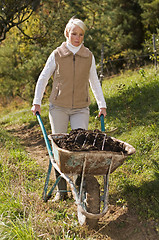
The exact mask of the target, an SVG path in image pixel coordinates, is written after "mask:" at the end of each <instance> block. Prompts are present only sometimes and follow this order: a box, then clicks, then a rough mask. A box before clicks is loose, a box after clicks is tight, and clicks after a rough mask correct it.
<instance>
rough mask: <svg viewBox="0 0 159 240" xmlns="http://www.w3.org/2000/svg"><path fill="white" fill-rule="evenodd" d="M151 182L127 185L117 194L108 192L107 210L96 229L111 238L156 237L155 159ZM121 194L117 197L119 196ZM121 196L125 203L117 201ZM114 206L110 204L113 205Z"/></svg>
mask: <svg viewBox="0 0 159 240" xmlns="http://www.w3.org/2000/svg"><path fill="white" fill-rule="evenodd" d="M154 169H155V172H154V175H155V177H156V178H155V179H154V181H150V182H144V183H143V184H142V185H141V186H140V187H135V186H133V185H131V186H130V185H129V186H126V187H125V188H124V190H123V191H122V192H120V193H118V196H117V195H111V196H110V200H109V204H110V210H109V212H108V214H107V215H106V216H105V217H104V219H103V220H102V221H101V222H99V232H100V234H102V235H103V237H105V236H106V235H107V236H109V237H111V239H114V240H127V239H131V240H134V239H140V240H145V239H149V240H156V239H158V237H159V231H158V229H159V222H158V219H159V187H158V186H159V164H158V163H157V161H154ZM119 195H120V196H119ZM119 198H122V199H124V200H125V201H126V203H127V204H126V205H125V204H124V203H121V204H120V203H117V201H116V200H117V199H119ZM112 206H113V207H112Z"/></svg>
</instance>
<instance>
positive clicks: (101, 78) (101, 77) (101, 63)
mask: <svg viewBox="0 0 159 240" xmlns="http://www.w3.org/2000/svg"><path fill="white" fill-rule="evenodd" d="M103 62H104V44H103V43H102V47H101V62H100V66H101V71H100V84H101V86H102V81H103V78H104V75H103V74H104V73H103Z"/></svg>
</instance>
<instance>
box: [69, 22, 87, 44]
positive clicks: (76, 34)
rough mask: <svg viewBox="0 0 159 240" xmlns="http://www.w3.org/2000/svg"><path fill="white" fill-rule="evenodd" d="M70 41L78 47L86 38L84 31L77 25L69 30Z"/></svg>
mask: <svg viewBox="0 0 159 240" xmlns="http://www.w3.org/2000/svg"><path fill="white" fill-rule="evenodd" d="M67 37H68V41H69V42H70V43H71V44H72V45H73V46H75V47H78V46H79V45H80V44H81V43H82V42H83V38H84V31H83V30H82V29H81V28H80V27H79V26H77V25H74V26H72V28H71V29H70V31H69V32H67Z"/></svg>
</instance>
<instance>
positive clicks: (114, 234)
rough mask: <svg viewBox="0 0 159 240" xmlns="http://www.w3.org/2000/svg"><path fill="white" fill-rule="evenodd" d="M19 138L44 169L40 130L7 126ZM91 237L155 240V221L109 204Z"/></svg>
mask: <svg viewBox="0 0 159 240" xmlns="http://www.w3.org/2000/svg"><path fill="white" fill-rule="evenodd" d="M7 129H8V131H9V132H11V133H12V134H13V135H14V136H16V137H18V138H19V139H20V142H21V143H22V145H23V146H24V147H25V149H26V151H27V152H28V154H29V156H30V157H31V158H34V159H35V160H37V162H38V164H39V165H41V167H42V168H43V169H44V170H46V172H47V168H48V159H49V156H48V153H47V149H46V146H45V142H44V140H43V136H42V133H41V130H40V129H39V128H37V127H36V126H35V127H33V128H31V129H28V127H27V126H26V125H22V126H14V128H13V126H12V127H10V128H7ZM93 237H94V238H93V239H98V240H100V239H102V240H103V239H107V240H157V239H159V235H158V233H157V231H156V230H155V222H153V221H149V222H148V221H143V220H139V218H138V215H137V214H136V213H135V212H134V211H133V210H132V209H129V207H128V206H126V205H125V206H115V205H113V204H110V205H109V210H108V212H107V214H106V215H105V216H104V217H103V218H102V219H100V221H99V230H98V231H96V232H94V233H93Z"/></svg>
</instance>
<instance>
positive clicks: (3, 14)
mask: <svg viewBox="0 0 159 240" xmlns="http://www.w3.org/2000/svg"><path fill="white" fill-rule="evenodd" d="M39 4H40V0H1V2H0V42H1V41H3V40H4V39H5V38H6V34H7V32H9V30H10V29H11V28H13V27H15V26H16V27H18V28H19V30H21V28H20V24H22V23H24V22H25V21H26V20H27V19H29V17H30V16H31V15H32V13H33V12H34V11H35V10H36V9H37V7H38V6H39ZM21 31H22V30H21Z"/></svg>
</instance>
